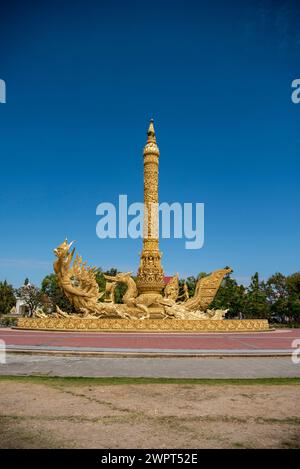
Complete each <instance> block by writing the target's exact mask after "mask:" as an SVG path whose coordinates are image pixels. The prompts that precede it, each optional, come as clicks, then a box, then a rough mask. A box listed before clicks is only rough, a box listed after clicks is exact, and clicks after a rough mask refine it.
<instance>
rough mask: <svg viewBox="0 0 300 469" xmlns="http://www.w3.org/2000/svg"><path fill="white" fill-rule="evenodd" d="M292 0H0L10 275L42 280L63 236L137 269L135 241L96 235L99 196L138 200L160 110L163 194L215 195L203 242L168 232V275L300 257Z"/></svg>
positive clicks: (1, 145)
mask: <svg viewBox="0 0 300 469" xmlns="http://www.w3.org/2000/svg"><path fill="white" fill-rule="evenodd" d="M299 10H300V9H299V2H298V1H292V0H290V1H284V0H282V1H279V0H278V1H272V0H269V1H266V0H262V1H253V0H252V1H250V0H246V1H243V2H237V1H233V0H227V1H226V2H225V1H218V0H217V1H214V2H207V1H188V0H187V1H184V2H183V1H180V2H176V1H172V2H168V1H164V2H161V1H157V2H156V1H151V2H145V1H136V2H131V1H126V2H125V1H119V2H117V1H111V2H104V1H74V0H73V1H72V2H71V1H64V2H58V1H51V2H50V1H43V2H37V1H35V2H33V1H24V2H19V1H14V0H12V1H10V2H6V5H1V29H0V78H2V79H4V80H5V81H6V84H7V103H6V104H0V156H1V174H0V222H1V225H0V280H4V279H5V278H6V279H7V280H8V281H10V282H12V283H13V284H14V285H15V286H18V285H20V283H21V282H22V281H23V280H24V278H25V277H27V276H28V277H29V278H30V280H31V281H33V282H36V283H38V282H39V281H40V280H41V279H42V278H43V276H44V275H46V274H48V273H50V272H51V271H52V262H53V253H52V249H53V248H54V247H55V246H56V245H57V244H59V243H60V242H62V240H63V239H64V237H65V236H66V235H67V236H68V238H69V239H75V240H76V241H77V243H76V246H77V250H78V252H79V253H81V254H82V256H83V257H84V259H86V260H87V261H88V262H89V263H91V264H93V265H99V266H101V267H103V268H104V269H106V268H110V267H112V266H116V267H118V268H119V269H120V270H126V271H127V270H132V271H133V272H135V271H136V269H137V267H138V261H139V259H138V253H139V252H140V250H141V240H100V239H98V238H97V237H96V232H95V227H96V222H97V219H98V218H97V216H96V213H95V211H96V206H97V204H99V203H100V202H102V201H111V202H115V201H117V199H118V195H119V194H128V198H129V201H130V202H134V201H141V200H142V191H143V179H142V171H143V165H142V148H143V145H144V143H145V132H146V129H147V126H148V121H149V118H150V117H151V116H154V118H155V127H156V133H157V138H158V143H159V147H160V151H161V158H160V200H161V201H167V202H174V201H179V202H204V203H205V211H206V213H205V223H206V225H205V245H204V247H203V248H202V249H200V250H198V251H191V250H190V251H189V250H186V249H184V240H163V241H162V242H161V250H162V251H163V253H164V257H163V265H164V268H165V272H166V274H169V275H170V274H173V273H175V272H176V271H178V272H179V273H180V275H181V276H187V275H189V274H197V273H198V272H200V271H208V272H209V271H212V270H214V269H217V268H221V267H224V266H225V265H230V266H232V268H233V269H234V276H235V277H236V278H237V279H239V281H241V282H247V280H248V279H249V277H250V276H251V275H252V274H253V273H254V272H255V271H258V272H260V273H261V275H262V276H263V277H267V276H268V275H270V274H272V273H273V272H276V271H281V272H283V273H284V274H289V273H292V272H294V271H298V270H299V265H300V264H299V260H300V259H299V234H300V217H299V206H300V197H299V192H300V191H299V170H300V154H299V153H300V126H299V124H300V104H299V105H295V104H293V103H292V102H291V81H292V80H293V79H295V78H300V28H299V25H300V13H299Z"/></svg>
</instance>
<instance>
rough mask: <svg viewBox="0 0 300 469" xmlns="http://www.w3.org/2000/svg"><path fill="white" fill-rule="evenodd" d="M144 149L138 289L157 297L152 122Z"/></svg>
mask: <svg viewBox="0 0 300 469" xmlns="http://www.w3.org/2000/svg"><path fill="white" fill-rule="evenodd" d="M147 135H148V138H147V143H146V145H145V147H144V210H145V213H144V238H143V251H142V254H141V261H140V267H139V269H138V276H137V282H136V284H137V287H138V291H139V294H141V295H143V297H145V296H149V299H150V298H151V297H152V296H153V295H155V296H157V295H158V294H160V293H161V292H162V289H163V288H164V271H163V268H162V266H161V256H162V254H161V252H160V251H159V246H158V236H159V233H158V160H159V149H158V146H157V143H156V137H155V131H154V125H153V119H151V121H150V125H149V129H148V132H147Z"/></svg>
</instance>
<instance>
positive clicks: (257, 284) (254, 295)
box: [244, 272, 271, 319]
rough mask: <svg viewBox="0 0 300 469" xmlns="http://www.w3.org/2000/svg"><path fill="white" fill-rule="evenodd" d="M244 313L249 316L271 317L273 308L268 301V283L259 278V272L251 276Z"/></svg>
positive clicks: (258, 317)
mask: <svg viewBox="0 0 300 469" xmlns="http://www.w3.org/2000/svg"><path fill="white" fill-rule="evenodd" d="M244 313H245V316H246V317H248V318H257V319H269V318H270V313H271V309H270V305H269V303H268V294H267V288H266V284H265V282H263V281H262V282H261V281H260V280H259V275H258V272H256V273H255V274H254V275H253V276H252V277H251V283H250V285H249V287H248V288H247V295H246V302H245V310H244Z"/></svg>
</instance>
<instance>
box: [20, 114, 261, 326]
mask: <svg viewBox="0 0 300 469" xmlns="http://www.w3.org/2000/svg"><path fill="white" fill-rule="evenodd" d="M143 156H144V232H143V250H142V253H141V258H140V266H139V268H138V273H137V279H136V281H135V280H134V279H133V278H132V276H131V272H125V273H124V272H121V273H118V274H116V275H115V276H109V275H105V279H106V290H105V292H100V291H99V286H98V283H97V281H96V273H97V268H96V267H89V266H88V265H87V264H86V262H83V261H82V258H81V257H80V256H78V255H76V257H75V258H74V254H75V248H73V249H72V250H71V246H72V243H68V241H67V240H65V241H64V242H63V243H62V244H60V245H59V246H58V247H57V248H56V249H54V253H55V256H56V258H57V259H56V260H55V262H54V272H55V273H56V275H57V280H58V284H59V285H60V287H61V289H62V290H63V292H64V293H65V295H66V296H67V298H68V299H69V301H70V303H71V304H72V305H73V306H74V308H75V310H76V314H68V313H65V312H64V311H62V310H61V309H60V308H58V307H57V308H56V312H55V313H54V314H51V315H47V314H46V313H43V312H41V311H37V312H36V315H35V318H20V319H19V321H18V327H21V328H32V329H56V330H58V329H63V330H66V329H67V330H127V331H129V330H131V331H132V330H150V331H151V330H153V331H247V330H267V329H268V321H265V320H226V321H224V317H225V314H226V312H227V310H210V309H208V307H209V305H210V304H211V302H212V300H213V299H214V297H215V295H216V293H217V291H218V289H219V287H220V285H221V282H222V280H223V278H224V276H225V275H226V274H228V273H230V272H231V269H230V268H227V269H220V270H216V271H215V272H213V273H212V274H210V275H208V276H206V277H202V278H200V279H199V280H198V281H197V284H196V288H195V294H194V296H193V297H191V298H190V297H189V294H188V289H187V286H186V285H185V286H184V289H183V290H184V291H183V294H182V295H181V296H179V279H178V274H176V275H175V276H174V277H172V278H171V279H170V281H169V282H168V284H167V285H165V283H164V271H163V268H162V265H161V257H162V254H161V252H160V251H159V236H158V163H159V148H158V146H157V143H156V136H155V130H154V125H153V120H152V119H151V121H150V125H149V129H148V132H147V143H146V145H145V147H144V152H143ZM119 283H123V284H125V285H126V286H127V290H126V292H125V294H124V295H123V298H122V303H121V304H117V303H115V300H114V291H115V288H116V286H117V284H119Z"/></svg>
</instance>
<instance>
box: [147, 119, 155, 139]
mask: <svg viewBox="0 0 300 469" xmlns="http://www.w3.org/2000/svg"><path fill="white" fill-rule="evenodd" d="M147 135H148V140H147V142H156V137H155V130H154V120H153V119H150V124H149V128H148V132H147Z"/></svg>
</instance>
